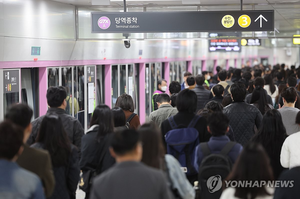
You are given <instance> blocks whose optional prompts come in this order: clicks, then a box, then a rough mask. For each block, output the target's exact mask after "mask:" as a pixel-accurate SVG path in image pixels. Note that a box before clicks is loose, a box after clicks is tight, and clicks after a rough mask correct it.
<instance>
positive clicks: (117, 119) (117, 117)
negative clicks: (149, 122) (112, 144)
mask: <svg viewBox="0 0 300 199" xmlns="http://www.w3.org/2000/svg"><path fill="white" fill-rule="evenodd" d="M111 111H112V115H113V120H114V126H115V127H120V126H125V124H126V117H125V113H124V111H123V110H122V109H121V108H120V107H114V108H112V109H111ZM109 124H110V123H109ZM108 133H111V129H110V132H108Z"/></svg>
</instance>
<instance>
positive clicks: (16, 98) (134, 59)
mask: <svg viewBox="0 0 300 199" xmlns="http://www.w3.org/2000/svg"><path fill="white" fill-rule="evenodd" d="M155 3H157V7H156V8H157V10H158V11H178V10H179V9H182V10H184V11H190V10H191V11H194V8H195V9H196V8H197V6H196V5H193V6H194V7H192V6H186V5H184V6H182V7H176V6H175V5H171V7H166V6H162V7H161V8H160V3H159V2H155ZM161 4H163V2H161ZM224 4H226V2H224ZM155 5H156V4H155ZM248 5H249V4H247V2H245V6H246V7H247V6H248ZM288 5H289V6H290V7H292V5H291V4H288ZM288 5H287V6H288ZM145 6H146V7H147V4H145ZM212 8H213V9H215V10H222V5H217V4H216V5H215V6H212ZM226 8H227V9H236V7H235V6H234V5H231V4H230V3H229V2H228V5H226ZM121 9H122V6H120V5H119V4H117V2H111V6H102V5H99V6H92V3H91V2H84V1H71V2H70V1H63V0H61V1H49V0H41V1H37V0H27V1H7V0H4V1H0V27H1V28H0V77H1V79H3V81H1V82H0V94H1V95H2V96H3V98H0V120H2V119H3V117H4V115H5V113H6V110H7V107H8V106H9V105H11V104H13V103H17V102H24V103H27V104H28V105H29V106H30V107H32V108H33V110H34V118H37V117H39V116H41V115H43V114H45V113H46V111H47V108H48V106H47V101H46V91H47V88H49V87H50V86H59V85H60V86H64V87H65V88H66V89H67V91H68V96H69V100H71V102H72V107H70V112H69V113H70V114H71V115H73V116H75V117H77V118H78V119H79V121H80V122H81V124H82V125H83V126H84V128H85V129H87V128H88V123H89V120H90V116H91V113H92V111H93V108H94V107H95V106H96V105H97V104H100V103H105V104H107V105H109V106H110V107H114V104H115V102H116V99H117V97H118V96H119V95H121V94H122V93H125V92H126V93H128V94H130V95H131V96H132V97H133V99H134V102H135V112H136V113H137V114H138V115H139V117H140V120H141V122H142V123H143V122H145V121H146V118H147V116H148V115H149V114H150V112H151V110H152V107H151V106H152V105H151V97H152V94H153V92H154V91H155V89H156V84H157V80H159V79H165V80H166V81H167V82H168V83H170V82H171V81H174V80H176V81H179V82H180V83H182V82H183V74H184V72H185V71H189V72H192V73H193V74H194V75H196V74H201V72H202V71H211V72H213V73H215V72H216V71H215V68H216V66H221V67H222V68H224V69H228V68H229V67H233V68H240V67H242V65H245V64H246V62H247V61H248V62H250V64H251V65H252V64H253V63H255V62H259V63H263V64H264V65H274V64H277V63H281V62H284V63H286V64H287V65H292V64H295V63H298V62H299V57H298V55H299V48H297V47H296V46H295V45H290V46H284V45H283V43H285V42H286V40H284V39H282V40H280V38H279V39H276V38H275V40H276V41H275V40H274V41H273V39H268V36H269V35H273V34H275V33H273V32H272V33H270V32H253V33H252V34H250V35H251V36H253V35H254V36H255V37H259V36H261V37H263V35H264V34H265V35H266V38H265V39H262V41H261V43H262V45H261V46H241V47H240V50H239V52H210V50H209V48H210V42H209V41H210V39H209V33H207V32H201V33H199V32H196V33H195V32H194V33H132V34H130V35H129V37H128V36H127V37H128V40H125V41H126V42H127V44H128V42H130V48H127V47H128V46H127V47H125V46H124V35H123V34H122V33H108V34H105V33H92V32H91V12H94V11H98V12H120V11H122V10H121ZM266 9H267V8H266ZM137 11H147V12H155V6H153V5H152V6H150V7H149V8H147V9H145V8H144V7H143V6H142V7H138V6H133V4H132V5H131V4H130V2H129V5H128V12H137ZM276 15H277V14H276ZM275 18H276V16H275ZM275 22H276V21H275ZM275 24H277V22H276V23H275ZM243 35H245V36H249V34H248V33H242V35H241V36H240V38H238V41H239V42H240V39H241V37H243ZM274 42H275V44H274ZM289 42H290V40H289ZM276 45H277V46H276ZM274 46H276V47H274ZM12 80H14V82H11V81H12ZM167 92H168V91H167Z"/></svg>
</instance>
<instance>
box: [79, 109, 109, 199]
mask: <svg viewBox="0 0 300 199" xmlns="http://www.w3.org/2000/svg"><path fill="white" fill-rule="evenodd" d="M113 132H114V121H113V114H112V111H111V109H110V108H109V107H108V106H107V105H104V104H101V105H98V106H97V107H96V108H95V110H94V112H93V116H92V119H91V122H90V128H89V129H88V131H87V132H86V134H85V135H84V136H83V137H82V139H81V159H80V164H79V165H80V169H81V170H82V173H83V176H85V175H90V173H93V175H98V174H100V173H102V172H103V171H105V170H107V169H108V168H110V167H111V166H112V165H113V164H114V163H115V159H114V158H113V157H112V156H111V155H110V153H109V141H110V139H111V135H112V133H113ZM91 175H92V174H91ZM83 183H87V182H83ZM84 191H85V192H86V198H88V197H89V191H90V187H88V188H87V190H84Z"/></svg>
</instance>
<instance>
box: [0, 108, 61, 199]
mask: <svg viewBox="0 0 300 199" xmlns="http://www.w3.org/2000/svg"><path fill="white" fill-rule="evenodd" d="M32 115H33V111H32V109H31V108H30V107H29V106H27V105H26V104H16V105H13V106H12V107H10V109H9V110H8V112H7V114H6V115H5V119H7V120H10V121H11V122H13V123H14V124H16V125H18V126H19V127H21V128H22V130H23V132H24V138H23V143H24V151H23V153H22V154H21V155H20V156H19V158H18V160H17V163H18V165H19V166H20V167H22V168H24V169H26V170H28V171H31V172H32V173H35V174H36V175H37V176H39V177H40V179H41V181H42V183H43V186H44V190H45V196H46V197H47V198H48V197H50V196H51V195H52V193H53V190H54V185H55V179H54V175H53V171H52V163H51V158H50V155H49V153H48V152H47V151H45V150H39V149H34V148H30V147H29V146H28V145H27V144H26V142H27V139H28V138H29V136H30V134H31V129H32V127H31V123H30V120H31V118H32Z"/></svg>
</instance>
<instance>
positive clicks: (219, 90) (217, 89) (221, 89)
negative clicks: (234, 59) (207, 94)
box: [212, 84, 225, 97]
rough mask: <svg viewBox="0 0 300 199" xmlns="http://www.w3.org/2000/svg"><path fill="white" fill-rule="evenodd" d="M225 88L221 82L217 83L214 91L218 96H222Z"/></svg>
mask: <svg viewBox="0 0 300 199" xmlns="http://www.w3.org/2000/svg"><path fill="white" fill-rule="evenodd" d="M224 90H225V89H224V87H223V86H222V85H220V84H217V85H215V86H214V87H213V88H212V91H213V93H214V94H215V96H217V97H222V95H223V93H224Z"/></svg>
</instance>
